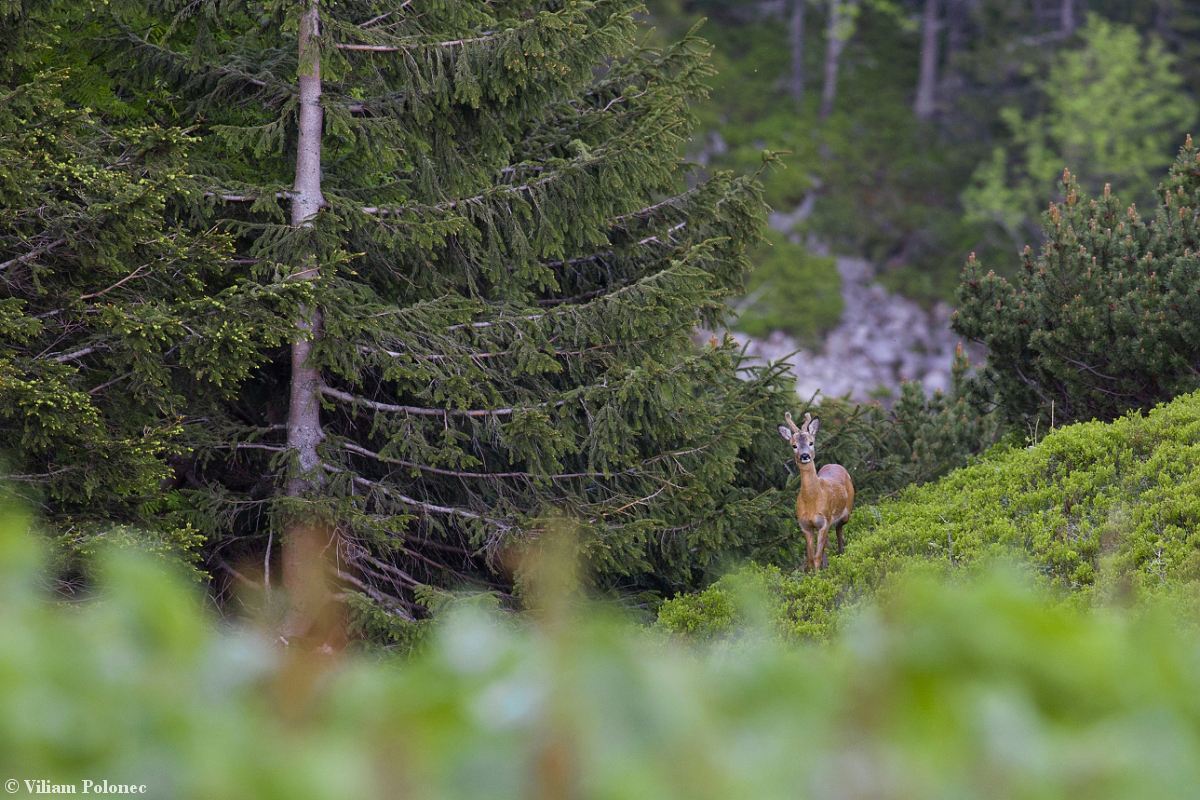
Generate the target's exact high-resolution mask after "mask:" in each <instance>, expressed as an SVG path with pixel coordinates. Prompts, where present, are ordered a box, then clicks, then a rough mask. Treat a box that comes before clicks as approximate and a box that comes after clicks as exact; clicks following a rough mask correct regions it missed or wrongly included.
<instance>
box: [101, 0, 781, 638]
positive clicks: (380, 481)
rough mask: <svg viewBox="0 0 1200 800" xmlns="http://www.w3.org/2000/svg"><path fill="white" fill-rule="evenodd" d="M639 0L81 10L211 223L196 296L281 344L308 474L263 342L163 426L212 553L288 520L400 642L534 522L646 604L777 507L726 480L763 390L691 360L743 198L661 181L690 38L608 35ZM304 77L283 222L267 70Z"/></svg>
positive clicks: (286, 109) (112, 74) (766, 405)
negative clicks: (551, 517) (212, 255)
mask: <svg viewBox="0 0 1200 800" xmlns="http://www.w3.org/2000/svg"><path fill="white" fill-rule="evenodd" d="M312 8H316V13H317V14H318V15H319V18H320V24H319V27H318V28H317V30H316V33H315V35H314V38H313V39H312V40H311V43H310V49H309V50H308V51H306V52H308V53H310V55H309V56H307V57H306V58H307V59H308V61H309V62H312V63H300V62H299V60H298V58H299V57H298V55H297V53H298V46H297V41H298V35H299V33H298V32H299V31H300V30H301V29H302V22H301V18H302V15H303V14H305V13H306V12H307V11H308V10H310V9H312ZM638 10H639V6H638V4H637V3H636V2H632V0H597V1H596V2H567V3H557V2H505V3H482V2H480V3H434V4H432V5H429V6H428V7H423V8H421V9H420V10H419V13H418V12H417V10H415V9H413V8H410V6H409V4H406V3H402V2H391V1H390V0H389V1H388V2H380V1H378V0H370V1H369V0H355V1H354V2H344V3H337V4H333V3H320V4H317V5H316V6H313V5H312V4H311V3H309V2H279V1H278V0H273V1H272V2H253V3H244V4H236V5H229V4H223V3H216V2H211V1H209V2H187V3H183V2H178V3H176V2H156V3H151V4H145V3H140V2H138V3H121V2H117V3H113V4H111V5H109V6H106V7H104V8H103V9H101V10H99V11H98V12H97V14H96V16H94V17H93V23H92V24H94V25H95V26H97V27H98V28H99V29H101V30H102V31H103V34H104V35H103V36H102V37H100V38H99V39H98V44H97V45H96V47H97V48H98V58H99V60H100V63H102V64H104V65H105V66H106V68H107V70H108V80H110V81H111V82H112V83H113V85H114V87H115V88H114V91H115V92H117V93H118V94H121V93H132V94H136V93H139V92H151V91H154V92H157V93H158V95H157V96H159V97H161V102H160V103H158V104H156V105H155V106H154V107H153V108H151V109H149V110H148V112H147V113H148V114H150V115H151V116H153V117H154V118H155V119H157V120H160V121H162V122H163V124H165V123H166V121H168V120H169V121H171V122H172V123H175V124H182V125H185V126H186V127H187V128H188V130H189V131H191V132H192V135H193V136H194V137H196V138H197V139H198V141H197V142H196V144H195V150H194V153H195V154H194V157H193V160H192V162H191V163H192V167H191V169H192V173H193V175H194V176H195V177H194V178H193V180H194V182H195V184H196V185H197V187H199V188H198V190H197V191H196V192H193V193H191V194H189V195H187V196H186V198H184V199H185V200H186V201H187V203H188V209H189V217H188V222H189V226H190V227H189V231H191V232H192V233H198V232H200V231H217V232H219V234H220V235H221V236H222V237H223V240H224V241H228V242H230V243H231V246H232V248H233V251H234V254H233V258H230V259H228V260H226V262H225V266H226V268H227V269H229V270H231V274H230V275H229V277H228V279H227V280H228V281H229V282H230V283H231V284H236V285H240V286H245V287H249V288H248V289H247V290H248V291H249V290H252V291H255V292H257V293H258V294H259V295H260V296H261V298H262V300H261V302H262V303H263V304H264V306H266V307H269V308H271V309H272V310H273V311H274V312H276V313H277V314H278V315H279V316H280V317H281V318H286V319H289V320H292V321H293V324H300V325H302V326H304V328H305V329H306V330H308V331H309V332H308V333H305V334H301V338H302V339H303V338H308V339H311V344H312V354H311V356H309V357H308V359H307V360H306V361H305V362H304V363H305V364H306V365H307V366H308V367H313V368H315V369H316V370H317V374H318V377H317V380H316V386H315V387H309V388H308V389H306V390H305V391H308V392H309V394H308V395H307V396H308V397H309V398H310V399H311V398H312V397H313V395H314V394H315V395H317V399H318V400H319V402H320V409H319V414H318V415H317V416H316V417H314V421H315V425H316V427H317V428H319V444H316V446H315V450H316V464H315V466H313V467H312V468H311V469H309V468H307V467H306V466H302V461H301V459H302V458H303V457H304V451H303V448H301V447H298V446H297V445H296V444H295V442H294V441H293V440H292V439H290V438H289V434H288V431H289V425H290V424H291V423H290V422H289V420H290V419H291V415H292V414H293V413H294V412H295V410H296V397H297V395H296V394H295V391H296V386H295V385H291V384H290V383H289V381H291V380H292V378H293V376H294V374H293V372H292V369H291V365H290V364H289V352H288V350H287V349H286V347H284V346H283V345H284V344H286V342H285V341H281V337H280V335H279V330H278V327H269V328H267V329H265V330H261V331H255V330H250V331H249V333H248V339H247V340H246V341H245V342H244V347H243V349H240V350H234V351H229V352H226V351H224V350H219V351H217V352H219V353H220V363H221V364H222V365H223V368H224V369H225V370H226V372H227V373H233V374H235V375H236V377H237V379H238V382H237V391H236V393H231V394H230V395H229V396H228V397H227V398H222V397H198V398H195V399H196V402H193V403H190V404H189V405H188V407H187V408H186V411H185V413H184V419H183V425H184V429H185V431H186V435H185V436H184V437H183V438H182V443H183V444H184V445H185V446H186V447H187V448H188V455H187V456H185V457H183V458H182V459H181V461H180V463H179V464H178V466H177V468H176V470H175V476H176V477H175V480H176V484H177V488H178V489H179V490H180V492H181V493H182V495H183V496H185V497H186V498H187V502H188V504H189V505H188V507H189V508H190V509H191V514H192V517H191V519H192V522H193V524H195V525H196V526H197V527H198V528H200V529H202V530H204V531H205V532H206V533H207V534H208V535H209V536H210V537H212V540H213V542H214V543H215V544H216V546H217V547H219V548H221V549H222V555H221V561H222V562H227V563H228V562H232V563H239V562H240V561H241V560H242V559H252V560H253V562H254V563H257V564H262V563H263V561H264V556H265V557H266V559H267V563H268V565H269V564H270V563H271V559H272V558H276V557H277V556H278V550H277V549H276V550H271V545H270V544H269V543H270V542H276V543H278V542H279V541H280V535H282V539H283V544H284V547H285V548H286V547H287V546H288V537H287V536H286V535H283V534H285V533H286V530H287V526H288V524H289V521H293V520H296V519H305V518H307V519H311V518H314V517H317V518H322V519H326V520H329V521H332V522H333V523H334V525H335V526H336V529H337V532H338V533H337V537H336V540H337V547H338V551H339V553H340V554H341V556H342V561H341V562H340V563H341V564H342V565H344V569H343V570H342V575H341V578H342V580H343V581H344V586H345V588H346V590H347V591H348V592H350V593H353V594H354V595H356V596H358V598H359V599H361V600H366V601H367V602H368V603H369V604H370V605H371V606H372V607H373V608H374V609H375V610H376V611H378V612H380V613H381V614H382V616H381V617H380V618H379V619H383V620H388V619H390V620H393V621H401V622H402V621H405V620H411V619H413V618H414V617H418V616H420V615H422V614H423V613H424V611H423V609H422V607H421V604H420V603H419V602H418V600H417V598H418V597H419V596H421V595H422V593H424V592H425V591H426V590H427V589H428V588H429V587H445V586H453V585H461V584H474V585H481V586H485V587H490V588H495V589H499V590H501V591H505V592H507V591H509V590H510V589H511V588H512V586H513V581H514V580H515V579H514V577H513V576H512V575H510V574H509V573H508V572H507V571H506V569H505V567H504V562H505V554H506V553H507V552H509V551H510V550H512V549H514V548H517V549H519V548H520V547H522V546H524V545H525V543H527V542H528V541H529V540H530V539H531V538H533V537H536V535H537V534H538V532H539V526H538V523H537V522H536V520H537V519H538V518H539V515H540V514H541V513H542V512H543V510H544V509H546V508H549V507H553V508H555V509H558V510H560V511H564V512H566V513H569V514H571V515H574V516H575V517H577V518H579V519H580V520H581V521H582V523H581V524H582V525H583V528H584V531H585V533H584V536H583V545H582V546H583V549H584V551H585V553H586V556H587V560H588V564H589V567H590V568H591V570H592V571H593V574H594V575H595V577H596V580H597V582H598V584H600V585H602V586H620V587H623V588H627V589H635V590H636V589H651V590H656V591H663V590H665V591H674V590H676V589H678V588H681V587H685V586H689V585H694V584H695V583H696V582H698V581H701V580H704V579H705V577H706V576H708V575H710V574H712V573H713V572H714V571H715V570H717V569H718V568H719V567H720V566H721V565H722V564H724V563H725V561H726V560H727V559H728V558H730V557H732V556H735V555H744V554H747V553H749V552H751V551H753V550H755V549H756V548H758V547H759V546H760V544H761V543H762V542H771V541H778V540H779V539H780V538H781V536H780V534H781V531H779V530H775V529H773V528H772V527H771V526H765V527H764V526H758V525H756V524H755V523H756V521H757V520H758V519H760V518H761V516H762V515H763V512H764V509H766V508H769V507H771V506H772V505H774V504H776V503H777V500H778V497H777V493H776V491H775V490H774V489H773V488H772V484H771V482H770V481H766V480H762V479H761V476H759V475H758V474H757V473H754V472H753V471H751V470H749V469H747V468H746V467H745V466H743V460H744V459H746V458H747V454H748V452H749V450H748V448H752V447H755V446H757V445H755V444H754V440H755V438H756V437H758V438H761V437H760V433H761V432H762V431H764V430H767V429H768V428H769V425H768V423H767V422H766V417H767V415H768V413H769V414H770V415H771V416H772V417H773V416H775V415H777V414H776V413H775V412H776V411H777V410H778V409H779V407H781V406H782V404H783V398H784V397H785V395H786V388H785V382H784V380H783V378H782V377H781V376H780V373H779V371H778V369H766V370H750V369H746V368H744V367H743V366H742V364H741V359H740V356H739V354H738V353H737V351H736V350H735V349H734V348H733V347H732V345H729V344H718V345H715V346H708V347H703V348H697V347H696V346H695V345H693V344H692V342H691V340H690V336H691V332H692V330H693V329H694V327H695V326H696V325H697V324H698V323H702V322H703V323H707V324H712V323H715V322H717V321H718V319H719V318H720V317H721V315H722V314H723V313H724V309H725V302H726V301H727V299H728V298H729V297H730V296H733V295H735V294H737V293H738V292H740V290H741V288H742V283H743V275H744V272H745V270H746V267H747V258H746V253H747V250H748V248H750V247H752V246H753V245H754V244H755V243H756V242H757V238H758V231H759V228H760V225H761V221H762V217H763V212H764V206H763V203H762V200H761V197H760V189H759V187H758V185H757V184H756V182H755V181H754V180H753V179H751V178H746V177H735V176H734V175H731V174H729V173H724V172H721V173H716V174H714V175H712V176H710V177H707V178H705V179H703V180H700V179H697V178H696V177H695V176H692V175H690V173H688V172H687V170H686V169H685V166H684V164H682V163H681V162H680V160H679V157H678V152H679V150H680V146H681V143H682V142H683V141H684V140H685V138H686V137H687V135H688V134H689V131H690V129H691V124H692V120H691V114H690V111H689V109H690V106H691V104H692V103H693V102H694V101H695V100H696V98H698V97H702V96H703V94H704V91H705V90H704V85H703V81H704V79H705V78H706V77H707V76H708V74H709V68H708V66H707V55H708V47H707V45H705V44H704V42H702V41H701V40H700V39H698V38H697V37H696V36H695V35H693V34H688V35H687V36H685V37H684V38H683V39H682V40H681V41H679V42H678V43H676V44H674V45H672V46H670V47H667V48H665V49H662V50H655V49H648V48H645V47H643V46H641V45H639V43H638V36H637V33H636V23H635V20H636V14H637V12H638ZM313 59H316V60H317V61H319V67H320V75H321V99H320V106H321V109H322V111H323V116H324V118H323V124H322V126H320V128H319V131H318V138H319V149H320V170H319V185H320V194H321V196H322V197H321V201H320V206H319V212H317V213H316V214H315V216H313V217H311V218H308V219H306V220H305V222H304V224H294V223H295V222H296V220H295V218H294V217H293V218H292V219H289V217H288V213H287V211H288V206H289V204H291V203H292V202H294V201H295V200H296V197H297V196H298V192H299V190H298V189H297V190H293V189H292V188H291V187H292V185H293V182H294V180H295V179H296V169H297V168H296V166H295V165H296V163H297V152H296V148H297V141H298V134H297V131H298V127H299V119H300V108H299V107H300V100H299V94H298V90H297V86H296V85H297V78H296V76H297V73H298V72H299V73H301V74H310V73H311V72H312V68H313V64H314V63H316V62H314V61H313ZM296 185H297V186H298V185H299V184H298V183H297V184H296ZM181 202H182V201H181ZM301 277H302V278H303V279H302V280H298V279H297V278H301ZM224 319H226V320H227V321H229V322H230V323H231V324H235V323H240V322H241V321H242V319H241V318H239V315H238V314H237V313H234V312H232V311H231V312H230V313H228V314H227V315H225V317H224ZM314 320H316V323H315V324H314V322H313V321H314ZM296 335H297V334H295V333H292V334H290V335H289V336H288V337H287V338H289V339H295V337H296ZM301 396H302V397H303V396H304V395H303V394H302V395H301ZM297 480H300V481H301V484H299V485H304V486H306V487H307V491H305V492H303V493H300V494H298V495H297V496H288V497H285V496H284V495H285V493H291V494H296V493H295V492H292V491H291V489H290V488H287V490H286V492H285V487H293V486H296V485H298V484H297V483H296V481H297ZM264 549H265V550H266V552H265V553H264ZM285 560H286V559H285ZM276 574H278V572H276Z"/></svg>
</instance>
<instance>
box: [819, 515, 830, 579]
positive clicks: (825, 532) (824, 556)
mask: <svg viewBox="0 0 1200 800" xmlns="http://www.w3.org/2000/svg"><path fill="white" fill-rule="evenodd" d="M827 544H829V523H828V522H826V523H825V524H824V525H822V526H821V530H820V531H819V532H818V533H817V552H816V563H817V564H818V565H819V567H818V568H819V569H825V568H826V567H828V566H829V554H828V553H826V552H825V546H826V545H827Z"/></svg>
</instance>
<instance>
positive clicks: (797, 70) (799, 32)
mask: <svg viewBox="0 0 1200 800" xmlns="http://www.w3.org/2000/svg"><path fill="white" fill-rule="evenodd" d="M807 2H808V0H792V19H791V29H790V39H791V47H792V76H791V81H790V82H789V87H788V88H789V89H790V90H791V94H792V100H793V101H795V103H796V105H797V106H799V105H800V104H801V103H802V102H803V101H804V6H805V4H806V3H807Z"/></svg>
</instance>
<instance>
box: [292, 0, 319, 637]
mask: <svg viewBox="0 0 1200 800" xmlns="http://www.w3.org/2000/svg"><path fill="white" fill-rule="evenodd" d="M306 2H307V6H308V7H307V9H306V10H305V12H304V15H303V16H302V17H301V18H300V31H299V50H300V52H299V61H300V66H299V70H298V80H299V89H300V97H299V99H300V107H299V112H298V132H297V139H296V178H295V183H294V184H293V185H292V198H291V199H292V209H291V223H292V225H293V226H294V227H297V228H301V227H311V226H312V224H313V223H312V220H313V218H314V217H315V216H316V215H317V213H318V212H319V211H320V210H321V206H323V205H324V204H325V198H324V197H322V195H321V122H322V110H321V53H320V44H319V42H318V39H317V36H318V32H319V25H320V11H319V9H318V2H319V0H306ZM318 269H319V266H318V264H317V263H316V260H315V257H310V258H309V259H308V260H307V261H306V262H305V263H304V264H303V265H302V266H301V268H300V270H299V271H297V272H296V273H294V274H293V276H292V277H293V278H294V279H296V280H312V279H313V278H315V277H316V275H317V270H318ZM296 334H297V335H296V339H295V341H294V342H293V343H292V378H291V386H290V392H289V404H288V420H287V447H288V449H289V450H291V451H294V453H295V457H296V466H295V470H296V471H295V472H293V473H292V475H291V476H289V478H288V481H287V488H286V492H287V496H288V497H300V496H302V495H304V494H306V493H307V492H309V491H311V490H312V489H314V488H317V487H319V486H320V485H321V483H323V480H322V476H321V472H320V468H321V463H320V457H319V455H318V454H317V445H318V444H319V443H320V441H321V438H322V434H321V400H320V391H321V383H322V382H321V372H320V370H319V369H318V368H316V367H315V366H313V365H312V364H311V363H310V360H311V356H312V350H313V344H314V343H315V342H316V341H317V340H319V339H320V337H321V310H320V309H319V308H309V307H307V306H305V307H301V309H300V317H299V319H297V320H296ZM311 525H312V521H311V520H306V519H299V518H297V519H293V520H289V521H288V523H287V528H286V530H285V532H284V537H283V583H284V587H285V588H286V589H287V590H288V597H289V600H288V603H289V609H288V619H287V620H286V621H285V624H284V633H285V636H289V635H297V634H300V633H303V631H304V629H305V628H306V627H307V624H308V623H310V622H311V620H312V616H313V614H314V613H315V609H312V608H308V607H307V606H309V605H311V604H309V603H306V602H305V601H304V598H305V597H306V596H308V595H309V594H311V592H310V587H308V586H306V585H304V584H306V583H307V582H308V581H307V580H306V579H305V578H306V576H308V575H309V574H310V573H311V572H312V565H310V564H307V563H305V562H307V560H308V559H309V558H310V557H311V551H312V548H305V547H303V546H302V542H301V539H302V538H303V537H304V536H306V535H308V534H307V531H309V530H311Z"/></svg>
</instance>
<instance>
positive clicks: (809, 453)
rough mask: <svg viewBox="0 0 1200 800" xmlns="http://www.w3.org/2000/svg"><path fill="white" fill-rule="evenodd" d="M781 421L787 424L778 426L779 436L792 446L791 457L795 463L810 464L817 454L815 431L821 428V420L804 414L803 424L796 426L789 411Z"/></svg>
mask: <svg viewBox="0 0 1200 800" xmlns="http://www.w3.org/2000/svg"><path fill="white" fill-rule="evenodd" d="M783 419H784V421H785V422H787V424H786V425H780V426H779V435H780V436H782V437H783V438H784V439H785V440H786V441H787V443H788V444H790V445H791V446H792V455H794V456H795V458H796V463H797V464H809V463H812V460H813V459H814V458H815V457H816V454H817V451H816V448H815V445H816V441H817V430H818V429H819V428H820V427H821V420H820V419H819V418H816V417H813V415H812V414H809V413H807V412H805V414H804V422H803V423H802V424H801V425H799V426H797V425H796V423H795V422H794V421H793V420H792V412H790V411H789V412H788V413H786V414H784V415H783Z"/></svg>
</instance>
